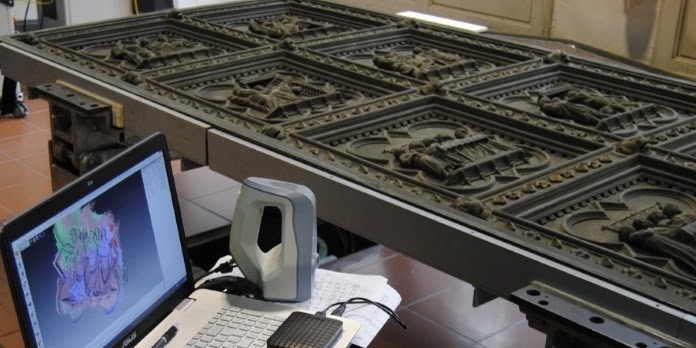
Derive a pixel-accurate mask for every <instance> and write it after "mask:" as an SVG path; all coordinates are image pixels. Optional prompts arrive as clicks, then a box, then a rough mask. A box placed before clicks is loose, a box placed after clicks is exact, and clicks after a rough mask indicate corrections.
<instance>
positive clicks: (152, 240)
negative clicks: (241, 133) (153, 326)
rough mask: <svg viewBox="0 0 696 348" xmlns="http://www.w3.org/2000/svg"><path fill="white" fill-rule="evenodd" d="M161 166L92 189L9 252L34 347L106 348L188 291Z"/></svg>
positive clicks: (151, 162)
mask: <svg viewBox="0 0 696 348" xmlns="http://www.w3.org/2000/svg"><path fill="white" fill-rule="evenodd" d="M165 158H166V157H165V156H164V154H163V153H162V151H158V152H155V153H152V154H150V155H149V156H148V157H147V158H145V159H142V160H140V161H138V162H137V163H130V164H131V165H130V166H129V167H127V168H120V169H119V170H120V174H118V175H116V176H114V177H112V178H110V179H109V180H108V181H105V182H103V183H96V182H94V183H93V184H94V185H95V186H97V187H94V188H92V189H91V190H88V192H89V193H88V194H86V195H85V196H83V197H78V199H75V200H74V201H73V202H59V203H58V204H60V205H63V206H64V208H63V207H60V208H59V209H58V210H57V213H56V214H54V215H52V216H50V217H48V218H46V219H44V220H42V221H38V222H36V223H35V225H36V227H35V228H33V229H31V230H30V231H28V232H27V233H24V234H22V236H21V237H19V238H17V239H15V240H13V241H12V242H11V250H12V253H13V256H14V257H13V259H14V262H15V264H14V265H13V266H14V267H15V269H16V271H17V277H15V279H18V280H19V282H20V284H19V286H16V285H15V287H16V289H19V290H20V291H21V296H23V300H24V301H23V302H24V304H25V305H26V306H25V307H26V308H25V313H24V316H25V318H24V322H25V323H27V321H28V324H25V329H30V330H31V335H33V337H29V338H28V339H29V340H30V341H31V340H33V341H34V344H35V345H36V346H38V347H54V346H55V347H88V346H89V347H100V346H108V345H112V344H114V343H116V342H117V341H118V340H119V339H122V338H123V335H124V334H125V333H127V332H129V331H130V330H131V329H133V327H134V326H135V325H136V324H137V323H139V322H141V320H142V319H143V318H144V317H145V316H147V315H148V314H149V313H151V312H152V311H153V310H155V309H156V308H157V306H158V305H159V304H161V303H162V302H163V301H164V300H165V299H166V298H167V297H168V296H169V295H171V294H172V293H173V292H174V291H176V290H177V289H178V288H180V287H181V286H182V285H183V284H184V283H185V282H186V281H187V266H186V263H185V259H184V254H183V249H182V244H181V239H180V234H179V230H178V225H177V216H176V213H175V206H174V203H173V199H172V192H171V190H173V189H174V188H173V187H170V185H171V184H170V181H169V179H168V174H167V168H166V166H168V165H169V163H166V162H165ZM83 180H84V179H83ZM87 184H90V183H89V182H88V183H87ZM30 213H31V212H29V214H30ZM16 292H17V291H16ZM15 295H16V293H15ZM26 336H28V335H27V334H26V333H25V338H26ZM134 337H135V336H134ZM138 338H139V337H138Z"/></svg>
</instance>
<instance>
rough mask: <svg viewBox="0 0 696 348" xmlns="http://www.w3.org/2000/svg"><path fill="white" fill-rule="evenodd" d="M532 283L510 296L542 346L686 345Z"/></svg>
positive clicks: (660, 347)
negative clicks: (541, 338) (540, 337)
mask: <svg viewBox="0 0 696 348" xmlns="http://www.w3.org/2000/svg"><path fill="white" fill-rule="evenodd" d="M549 290H550V289H549V288H547V287H545V286H540V285H539V284H532V285H529V286H527V287H524V288H522V289H520V290H517V291H515V292H513V293H512V294H511V297H510V298H511V300H512V302H514V303H516V304H517V305H519V306H520V310H521V311H522V312H524V313H525V314H526V315H527V320H528V321H529V326H530V327H532V328H534V329H536V330H539V331H542V332H544V333H546V335H547V336H546V347H563V348H566V347H570V348H575V347H596V348H605V347H606V348H610V347H632V348H635V347H638V348H666V347H670V348H675V347H687V346H688V345H687V344H685V343H682V342H679V341H677V340H676V339H674V340H673V339H668V338H666V337H659V336H657V335H654V334H652V333H649V332H647V331H644V330H642V329H640V328H638V327H635V326H633V325H630V324H628V323H626V322H624V321H621V320H619V319H617V318H614V317H611V316H609V315H607V313H602V312H600V311H599V310H597V309H595V308H591V307H589V306H587V305H585V304H583V303H582V302H581V301H578V300H577V299H575V298H574V297H573V296H571V295H567V296H566V295H565V294H563V293H560V292H555V291H549Z"/></svg>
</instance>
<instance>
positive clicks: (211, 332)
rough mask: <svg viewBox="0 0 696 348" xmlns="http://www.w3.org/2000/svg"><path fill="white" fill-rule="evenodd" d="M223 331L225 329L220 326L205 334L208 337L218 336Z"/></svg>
mask: <svg viewBox="0 0 696 348" xmlns="http://www.w3.org/2000/svg"><path fill="white" fill-rule="evenodd" d="M222 329H224V327H222V326H220V325H215V326H213V327H211V328H210V329H208V331H206V332H205V334H206V335H208V336H217V335H218V334H219V333H220V331H222Z"/></svg>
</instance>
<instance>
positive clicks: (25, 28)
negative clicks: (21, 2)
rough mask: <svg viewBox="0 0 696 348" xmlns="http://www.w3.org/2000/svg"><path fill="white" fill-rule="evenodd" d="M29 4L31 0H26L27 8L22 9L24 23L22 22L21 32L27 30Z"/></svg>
mask: <svg viewBox="0 0 696 348" xmlns="http://www.w3.org/2000/svg"><path fill="white" fill-rule="evenodd" d="M30 6H31V0H28V1H27V9H26V10H25V11H24V23H22V32H23V33H26V32H27V17H28V16H29V7H30Z"/></svg>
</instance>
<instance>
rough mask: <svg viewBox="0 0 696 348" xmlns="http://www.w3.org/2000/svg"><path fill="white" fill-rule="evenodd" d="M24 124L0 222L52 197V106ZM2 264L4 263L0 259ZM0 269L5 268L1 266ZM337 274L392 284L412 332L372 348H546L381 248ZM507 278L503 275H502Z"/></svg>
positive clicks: (516, 317) (501, 303)
mask: <svg viewBox="0 0 696 348" xmlns="http://www.w3.org/2000/svg"><path fill="white" fill-rule="evenodd" d="M27 104H28V107H29V110H30V113H29V115H27V117H26V118H24V119H0V173H2V174H0V222H2V221H4V220H7V219H8V218H10V217H11V216H13V215H15V214H18V213H20V212H22V211H24V210H25V209H27V208H29V207H31V206H32V205H33V204H34V203H36V202H37V201H39V200H40V199H42V198H44V197H46V196H47V195H49V194H50V193H51V184H50V172H49V166H48V150H47V140H48V139H49V138H50V125H49V115H48V107H47V104H46V103H45V102H43V101H41V100H33V101H29V102H28V103H27ZM0 260H1V259H0ZM0 262H1V261H0ZM334 267H335V268H336V269H339V270H343V271H347V272H354V273H361V274H378V275H383V276H385V277H386V278H387V279H389V283H390V284H391V285H392V286H393V287H394V288H396V289H397V291H399V293H400V294H401V296H402V298H403V301H402V303H401V306H400V307H399V308H398V310H397V313H398V314H399V315H400V316H401V317H402V319H403V320H404V321H405V322H406V323H407V325H408V330H406V331H405V330H403V329H402V328H401V327H400V326H398V324H395V323H394V322H389V323H387V325H386V326H385V327H384V329H383V330H382V331H381V332H380V333H379V335H378V336H377V338H376V339H375V341H374V342H373V343H372V344H371V345H370V346H371V347H478V348H483V347H543V345H544V339H545V336H544V335H543V334H541V333H539V332H537V331H535V330H533V329H530V328H529V327H527V322H526V320H525V319H524V315H523V314H521V313H520V312H519V310H518V309H517V306H515V305H513V304H512V303H510V302H507V301H505V300H502V299H496V300H494V301H492V302H490V303H487V304H485V305H483V306H481V307H479V308H473V307H472V306H471V301H472V295H473V288H472V286H471V285H469V284H467V283H464V282H462V281H460V280H457V279H455V278H453V277H451V276H449V275H446V274H444V273H442V272H439V271H437V270H435V269H432V268H430V267H428V266H426V265H424V264H422V263H420V262H417V261H415V260H413V259H411V258H409V257H407V256H404V255H401V254H399V253H397V252H395V251H392V250H390V249H388V248H383V247H381V246H377V247H375V248H373V249H370V250H368V251H365V252H362V253H359V254H357V255H352V256H349V257H348V258H344V259H343V260H340V261H339V262H337V263H336V264H335V265H334ZM501 276H504V275H501ZM17 330H18V324H17V321H16V318H15V316H14V308H13V307H12V302H11V299H10V297H9V289H8V288H7V284H6V278H5V274H4V270H3V271H0V348H2V347H21V337H20V336H19V333H18V332H17Z"/></svg>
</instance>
